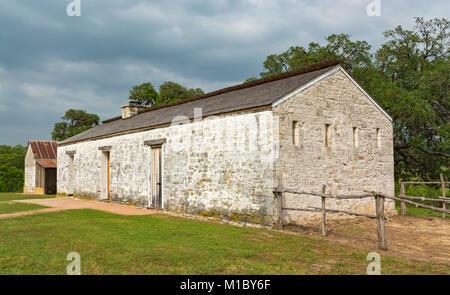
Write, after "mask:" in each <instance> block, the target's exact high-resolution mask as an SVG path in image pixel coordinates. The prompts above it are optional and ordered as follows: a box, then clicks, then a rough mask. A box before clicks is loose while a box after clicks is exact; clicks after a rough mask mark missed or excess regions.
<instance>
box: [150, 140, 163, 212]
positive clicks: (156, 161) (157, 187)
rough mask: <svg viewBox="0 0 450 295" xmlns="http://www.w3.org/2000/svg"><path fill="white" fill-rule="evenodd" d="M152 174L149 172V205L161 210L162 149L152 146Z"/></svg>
mask: <svg viewBox="0 0 450 295" xmlns="http://www.w3.org/2000/svg"><path fill="white" fill-rule="evenodd" d="M151 152H152V160H151V161H152V163H151V164H152V172H151V204H152V207H154V208H159V209H162V208H163V200H162V181H161V179H162V177H161V174H162V148H161V146H152V147H151Z"/></svg>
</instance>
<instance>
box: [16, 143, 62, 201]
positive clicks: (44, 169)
mask: <svg viewBox="0 0 450 295" xmlns="http://www.w3.org/2000/svg"><path fill="white" fill-rule="evenodd" d="M57 154H58V153H57V146H56V141H48V140H30V141H29V142H28V149H27V154H26V156H25V185H24V188H23V192H24V193H34V194H55V193H56V165H57V160H56V156H57Z"/></svg>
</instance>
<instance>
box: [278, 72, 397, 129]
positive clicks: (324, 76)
mask: <svg viewBox="0 0 450 295" xmlns="http://www.w3.org/2000/svg"><path fill="white" fill-rule="evenodd" d="M339 70H341V71H342V72H343V73H344V75H345V76H346V77H347V78H348V79H350V81H352V82H353V84H355V86H356V87H357V88H358V89H359V90H360V91H361V92H362V93H363V94H364V95H365V96H366V97H367V98H368V99H369V100H370V102H372V104H373V105H374V106H375V107H376V108H377V109H378V110H379V111H381V112H382V113H383V114H384V115H385V116H386V117H387V118H388V119H389V121H391V122H392V121H393V120H392V118H391V116H389V115H388V114H387V113H386V112H385V111H384V110H383V108H382V107H381V106H380V105H379V104H377V103H376V102H375V100H373V98H372V97H370V95H369V94H368V93H367V92H366V91H364V89H362V87H361V86H359V84H358V83H357V82H356V81H355V80H354V79H353V78H352V77H351V76H350V75H349V74H348V73H347V72H346V71H345V70H344V68H342V67H341V66H340V65H338V66H336V67H335V68H333V69H331V70H329V71H328V72H326V73H325V74H322V75H320V76H319V77H317V78H315V79H314V80H312V81H310V82H308V83H307V84H305V85H303V86H302V87H300V88H298V89H296V90H294V91H293V92H291V93H288V94H287V95H285V96H283V97H282V98H280V99H279V100H277V101H275V102H274V103H273V104H272V107H276V106H278V105H279V104H282V103H283V102H285V101H286V100H288V99H290V98H291V97H293V96H295V95H296V94H298V93H300V92H302V91H303V90H305V89H307V88H309V87H311V86H312V85H314V84H316V83H317V82H319V81H321V80H323V79H325V78H326V77H328V76H330V75H332V74H334V73H336V72H337V71H339Z"/></svg>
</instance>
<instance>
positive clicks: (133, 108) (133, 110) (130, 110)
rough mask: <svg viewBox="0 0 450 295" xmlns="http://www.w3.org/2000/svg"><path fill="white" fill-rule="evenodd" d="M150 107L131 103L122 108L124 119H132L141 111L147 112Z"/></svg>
mask: <svg viewBox="0 0 450 295" xmlns="http://www.w3.org/2000/svg"><path fill="white" fill-rule="evenodd" d="M147 108H148V107H146V106H143V105H140V104H137V103H134V102H130V103H129V104H127V105H124V106H122V119H126V118H130V117H133V116H135V115H137V114H138V113H139V111H141V110H145V109H147Z"/></svg>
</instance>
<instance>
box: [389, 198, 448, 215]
mask: <svg viewBox="0 0 450 295" xmlns="http://www.w3.org/2000/svg"><path fill="white" fill-rule="evenodd" d="M440 204H442V203H440ZM439 207H440V206H439ZM395 209H397V212H398V214H401V210H400V202H398V201H395ZM406 216H432V217H442V213H439V212H436V211H432V210H429V209H425V208H417V207H415V206H413V205H409V204H406Z"/></svg>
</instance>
